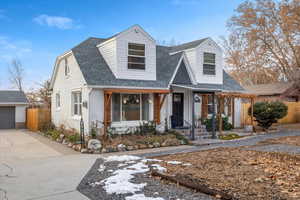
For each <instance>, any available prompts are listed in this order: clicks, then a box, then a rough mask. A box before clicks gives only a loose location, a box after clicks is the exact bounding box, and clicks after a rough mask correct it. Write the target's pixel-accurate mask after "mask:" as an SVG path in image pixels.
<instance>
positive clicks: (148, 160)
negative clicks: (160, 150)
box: [142, 158, 162, 163]
mask: <svg viewBox="0 0 300 200" xmlns="http://www.w3.org/2000/svg"><path fill="white" fill-rule="evenodd" d="M142 162H144V163H146V162H162V160H158V159H150V158H147V159H143V160H142Z"/></svg>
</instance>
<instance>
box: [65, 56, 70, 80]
mask: <svg viewBox="0 0 300 200" xmlns="http://www.w3.org/2000/svg"><path fill="white" fill-rule="evenodd" d="M69 74H70V68H69V65H68V59H67V58H65V76H68V75H69Z"/></svg>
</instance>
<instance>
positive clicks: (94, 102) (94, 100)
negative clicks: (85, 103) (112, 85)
mask: <svg viewBox="0 0 300 200" xmlns="http://www.w3.org/2000/svg"><path fill="white" fill-rule="evenodd" d="M89 105H90V106H89V111H90V125H91V123H92V122H96V121H98V122H100V123H98V126H99V127H102V126H103V124H102V122H103V121H104V93H103V90H100V89H93V90H92V91H91V93H90V102H89Z"/></svg>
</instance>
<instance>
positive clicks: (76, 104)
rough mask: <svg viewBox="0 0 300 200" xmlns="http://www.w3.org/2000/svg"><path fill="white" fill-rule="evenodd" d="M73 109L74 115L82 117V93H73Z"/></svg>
mask: <svg viewBox="0 0 300 200" xmlns="http://www.w3.org/2000/svg"><path fill="white" fill-rule="evenodd" d="M72 109H73V115H81V114H82V97H81V92H73V93H72Z"/></svg>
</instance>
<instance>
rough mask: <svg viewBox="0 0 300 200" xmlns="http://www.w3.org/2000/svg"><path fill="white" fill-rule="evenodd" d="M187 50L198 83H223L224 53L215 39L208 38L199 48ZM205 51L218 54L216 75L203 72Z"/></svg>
mask: <svg viewBox="0 0 300 200" xmlns="http://www.w3.org/2000/svg"><path fill="white" fill-rule="evenodd" d="M185 52H186V56H187V58H188V60H189V63H190V65H191V68H192V70H193V72H194V74H195V77H196V80H197V82H198V83H210V84H223V67H224V66H223V65H224V62H223V53H222V50H221V49H220V47H218V46H217V45H216V44H215V42H214V41H212V40H210V39H208V40H206V41H204V42H203V43H202V44H200V45H199V46H198V47H197V48H195V49H189V50H186V51H185ZM204 52H207V53H214V54H216V75H204V74H203V53H204Z"/></svg>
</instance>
